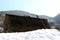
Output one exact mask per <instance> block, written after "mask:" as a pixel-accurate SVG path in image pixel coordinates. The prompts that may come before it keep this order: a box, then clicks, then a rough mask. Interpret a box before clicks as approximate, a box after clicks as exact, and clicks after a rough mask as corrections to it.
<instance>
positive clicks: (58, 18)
mask: <svg viewBox="0 0 60 40" xmlns="http://www.w3.org/2000/svg"><path fill="white" fill-rule="evenodd" d="M54 19H55V21H56V23H58V24H60V14H58V15H57V16H55V17H54Z"/></svg>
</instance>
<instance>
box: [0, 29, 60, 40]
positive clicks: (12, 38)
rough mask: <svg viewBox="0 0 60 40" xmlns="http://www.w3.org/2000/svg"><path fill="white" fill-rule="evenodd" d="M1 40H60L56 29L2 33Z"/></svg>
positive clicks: (59, 33) (0, 34) (59, 34)
mask: <svg viewBox="0 0 60 40" xmlns="http://www.w3.org/2000/svg"><path fill="white" fill-rule="evenodd" d="M0 40H60V32H59V31H58V30H56V29H38V30H35V31H30V32H19V33H17V32H16V33H0Z"/></svg>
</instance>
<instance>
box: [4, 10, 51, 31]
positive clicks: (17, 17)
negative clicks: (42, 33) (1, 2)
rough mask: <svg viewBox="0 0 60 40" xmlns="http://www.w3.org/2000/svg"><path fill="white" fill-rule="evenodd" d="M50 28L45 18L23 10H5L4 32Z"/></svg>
mask: <svg viewBox="0 0 60 40" xmlns="http://www.w3.org/2000/svg"><path fill="white" fill-rule="evenodd" d="M42 28H44V29H46V28H50V26H49V24H48V22H47V19H40V18H39V17H38V15H34V14H29V13H27V12H23V11H10V12H5V19H4V32H25V31H32V30H36V29H42Z"/></svg>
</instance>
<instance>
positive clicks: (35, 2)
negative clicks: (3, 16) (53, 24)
mask: <svg viewBox="0 0 60 40" xmlns="http://www.w3.org/2000/svg"><path fill="white" fill-rule="evenodd" d="M0 10H1V11H2V10H3V11H5V10H23V11H27V12H30V13H34V14H37V15H47V16H51V17H54V16H56V15H57V14H58V13H60V0H1V1H0Z"/></svg>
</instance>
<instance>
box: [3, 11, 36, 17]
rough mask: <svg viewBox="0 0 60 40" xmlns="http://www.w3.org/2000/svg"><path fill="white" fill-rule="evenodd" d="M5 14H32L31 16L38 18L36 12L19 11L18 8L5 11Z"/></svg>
mask: <svg viewBox="0 0 60 40" xmlns="http://www.w3.org/2000/svg"><path fill="white" fill-rule="evenodd" d="M4 14H12V15H18V16H30V17H34V18H36V15H35V14H32V13H28V12H25V11H17V10H15V11H4Z"/></svg>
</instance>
